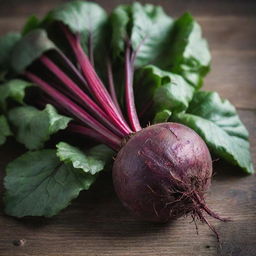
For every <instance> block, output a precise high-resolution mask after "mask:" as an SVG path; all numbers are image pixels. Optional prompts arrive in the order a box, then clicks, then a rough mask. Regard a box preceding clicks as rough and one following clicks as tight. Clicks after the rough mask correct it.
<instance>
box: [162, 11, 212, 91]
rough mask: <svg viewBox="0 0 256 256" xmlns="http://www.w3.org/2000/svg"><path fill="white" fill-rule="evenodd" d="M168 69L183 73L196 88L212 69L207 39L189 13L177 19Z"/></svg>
mask: <svg viewBox="0 0 256 256" xmlns="http://www.w3.org/2000/svg"><path fill="white" fill-rule="evenodd" d="M166 57H168V58H167V59H166V58H163V59H164V60H165V61H166V64H167V67H168V70H170V71H171V72H174V73H177V74H180V75H182V76H183V77H184V78H185V79H186V80H187V81H188V82H189V83H191V84H192V85H193V86H194V87H195V88H199V87H201V85H202V82H203V77H204V76H205V75H206V74H207V73H208V71H209V69H210V61H211V55H210V52H209V49H208V45H207V41H206V40H205V39H204V38H202V32H201V28H200V25H199V24H198V23H197V22H196V21H195V19H194V18H193V17H192V16H191V15H190V14H188V13H185V14H184V15H183V16H181V17H180V18H179V19H177V20H176V21H175V25H174V29H173V32H172V43H171V45H170V49H169V54H166Z"/></svg>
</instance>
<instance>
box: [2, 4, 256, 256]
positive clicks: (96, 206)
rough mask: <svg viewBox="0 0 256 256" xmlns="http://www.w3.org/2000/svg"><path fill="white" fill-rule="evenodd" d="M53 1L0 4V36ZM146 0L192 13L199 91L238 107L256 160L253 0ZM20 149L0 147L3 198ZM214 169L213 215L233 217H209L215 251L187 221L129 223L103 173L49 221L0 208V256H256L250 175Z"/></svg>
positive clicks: (206, 235) (204, 233) (255, 205)
mask: <svg viewBox="0 0 256 256" xmlns="http://www.w3.org/2000/svg"><path fill="white" fill-rule="evenodd" d="M59 2H63V1H61V0H52V1H49V0H44V1H43V0H37V1H27V0H26V1H24V0H23V1H17V0H16V1H14V0H9V1H6V0H5V1H0V5H1V8H0V34H4V33H5V32H7V31H9V30H13V29H14V30H15V29H16V30H18V29H20V28H21V27H22V24H23V23H24V21H25V17H26V16H28V15H31V14H34V13H35V14H39V15H40V16H42V15H43V14H44V13H45V12H46V11H47V10H48V9H49V8H51V7H53V6H56V5H57V4H58V3H59ZM96 2H99V3H101V4H102V5H103V6H105V7H107V9H108V10H110V9H111V8H112V7H113V6H115V5H116V4H119V3H121V2H131V1H117V0H114V1H104V0H100V1H96ZM143 2H146V1H143ZM147 2H148V1H147ZM149 2H152V3H157V4H161V5H163V6H164V7H165V8H166V9H167V12H168V13H169V14H172V15H174V16H177V15H179V14H181V13H182V12H184V11H186V10H189V11H191V12H192V13H193V14H195V15H196V16H197V18H198V20H199V22H200V24H202V27H203V31H204V35H205V37H206V38H207V39H208V40H209V44H210V47H211V49H212V55H213V63H212V71H211V73H210V74H209V76H208V77H207V79H206V82H205V88H206V89H207V90H217V91H218V92H219V93H220V94H221V95H222V96H223V97H226V98H228V99H230V100H231V101H232V103H233V104H235V105H236V106H237V107H238V108H239V109H240V110H239V114H240V116H241V118H242V120H243V121H244V123H245V125H246V126H247V128H248V129H249V131H250V140H251V145H252V156H253V159H256V140H255V138H256V85H255V78H254V77H255V74H256V70H255V67H256V30H255V26H256V16H255V14H256V2H255V1H231V0H224V1H202V0H190V1H178V0H176V1H174V0H171V1H166V0H159V1H149ZM23 151H24V148H23V147H22V146H21V145H18V144H16V143H15V142H13V141H12V140H10V141H9V142H8V143H7V144H6V145H5V146H4V147H2V148H0V194H1V195H2V194H3V185H2V180H3V176H4V168H5V166H6V164H7V163H8V162H9V161H10V160H11V159H14V158H15V157H17V156H18V155H20V154H21V153H22V152H23ZM254 164H256V163H254ZM214 165H215V166H214V167H215V168H214V169H215V172H216V175H215V176H214V179H213V184H212V187H211V191H210V192H209V194H208V197H207V202H208V204H209V206H210V207H211V208H212V209H214V210H215V211H216V212H218V213H220V214H221V215H222V216H224V217H230V218H231V219H232V220H233V221H232V222H228V223H225V224H223V223H220V222H218V221H216V220H212V219H211V220H210V221H211V223H212V224H213V225H215V227H216V228H217V229H218V231H219V232H220V236H221V245H222V249H221V250H220V249H219V246H218V244H217V242H216V239H215V237H214V235H213V234H212V232H211V231H210V230H209V229H208V227H207V226H205V225H202V224H199V235H196V232H195V227H194V224H193V223H189V222H190V221H191V220H190V219H189V218H188V219H180V220H177V221H174V222H172V223H169V224H168V225H153V224H149V223H142V222H139V221H137V220H135V219H134V218H133V217H131V216H130V215H129V213H128V212H127V211H126V210H125V209H124V208H123V207H122V206H121V204H120V203H119V201H118V199H117V198H116V195H115V193H114V191H113V187H112V184H111V177H110V175H107V174H106V175H104V176H101V177H100V179H99V180H98V182H97V183H96V184H95V186H94V187H93V188H92V189H91V190H90V191H88V192H84V193H82V194H81V196H80V197H79V198H78V199H77V200H75V201H74V202H73V204H72V206H70V207H68V208H67V209H66V210H64V211H63V212H62V213H61V214H60V215H58V216H56V217H54V218H52V219H43V218H42V219H41V218H39V219H38V218H35V219H34V218H25V219H22V220H17V219H14V218H10V217H8V216H5V214H4V212H3V210H0V231H1V233H0V256H9V255H10V256H71V255H72V256H73V255H77V256H82V255H87V256H96V255H98V256H101V255H103V256H108V255H109V256H110V255H114V256H115V255H116V256H128V255H129V256H137V255H138V256H139V255H147V256H150V255H151V256H167V255H168V256H172V255H173V256H174V255H175V256H177V255H179V256H200V255H201V256H216V255H221V256H256V246H255V238H256V214H255V212H256V186H255V184H256V176H255V175H253V176H243V175H240V174H239V171H238V170H237V169H236V168H234V167H231V166H229V165H227V164H225V163H223V162H222V161H217V162H215V164H214ZM0 209H3V202H0ZM21 239H25V240H26V242H25V244H24V245H23V246H15V245H14V244H13V241H14V240H21Z"/></svg>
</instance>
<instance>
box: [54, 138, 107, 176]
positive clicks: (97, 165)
mask: <svg viewBox="0 0 256 256" xmlns="http://www.w3.org/2000/svg"><path fill="white" fill-rule="evenodd" d="M56 147H57V156H58V157H59V158H60V160H61V161H63V162H65V163H71V164H72V166H73V167H74V168H79V169H82V170H83V171H84V172H85V173H90V174H92V175H94V174H96V173H98V172H100V171H102V170H103V168H104V165H105V162H104V161H101V160H99V159H97V158H96V157H94V156H93V155H90V154H88V153H85V152H83V151H81V150H80V149H78V148H77V147H74V146H71V145H69V144H68V143H66V142H59V143H58V144H57V145H56Z"/></svg>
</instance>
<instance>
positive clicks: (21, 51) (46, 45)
mask: <svg viewBox="0 0 256 256" xmlns="http://www.w3.org/2000/svg"><path fill="white" fill-rule="evenodd" d="M55 48H56V47H55V45H54V44H53V42H52V41H51V40H49V38H48V37H47V33H46V31H45V30H43V29H35V30H32V31H30V32H29V33H27V34H26V35H25V36H24V37H22V38H21V39H20V40H19V41H18V43H17V44H16V45H15V47H14V48H13V51H12V57H11V58H12V59H11V64H12V67H13V69H14V70H15V71H16V72H18V73H19V72H22V71H23V70H25V69H26V68H27V67H28V66H29V65H30V64H31V63H32V62H33V61H34V60H36V59H37V58H39V57H40V56H41V55H42V54H43V53H44V52H46V51H48V50H51V49H55Z"/></svg>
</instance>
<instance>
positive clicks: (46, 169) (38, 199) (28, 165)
mask: <svg viewBox="0 0 256 256" xmlns="http://www.w3.org/2000/svg"><path fill="white" fill-rule="evenodd" d="M95 179H96V176H95V175H94V176H93V175H90V174H86V173H84V172H83V171H81V170H80V169H75V168H73V167H72V165H71V164H65V163H63V162H61V161H60V160H59V158H58V157H57V156H56V151H55V150H41V151H35V152H27V153H25V154H24V155H22V156H21V157H19V158H17V159H16V160H14V161H13V162H11V163H9V165H8V166H7V169H6V177H5V179H4V185H5V189H6V193H5V197H4V202H5V212H6V213H7V214H8V215H11V216H15V217H24V216H45V217H51V216H54V215H56V214H58V213H59V211H61V210H62V209H64V208H66V207H67V206H68V205H69V204H70V202H71V200H72V199H74V198H76V197H77V196H78V195H79V192H80V191H81V190H87V189H89V187H90V186H91V184H92V183H93V182H94V181H95Z"/></svg>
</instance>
